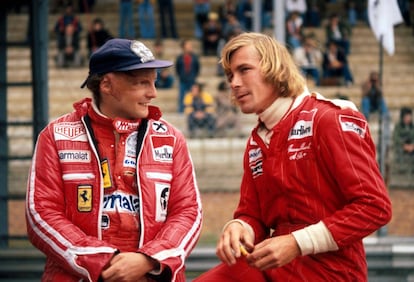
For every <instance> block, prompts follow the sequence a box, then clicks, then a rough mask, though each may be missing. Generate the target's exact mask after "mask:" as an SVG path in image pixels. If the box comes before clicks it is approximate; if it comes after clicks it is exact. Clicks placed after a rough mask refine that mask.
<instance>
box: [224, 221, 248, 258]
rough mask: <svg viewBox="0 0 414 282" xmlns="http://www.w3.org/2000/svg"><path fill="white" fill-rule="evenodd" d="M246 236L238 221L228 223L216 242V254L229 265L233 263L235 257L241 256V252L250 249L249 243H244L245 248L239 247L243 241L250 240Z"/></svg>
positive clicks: (246, 233)
mask: <svg viewBox="0 0 414 282" xmlns="http://www.w3.org/2000/svg"><path fill="white" fill-rule="evenodd" d="M248 237H249V235H248V232H247V231H246V230H245V228H244V227H243V226H242V225H241V224H240V223H237V222H236V223H232V224H230V225H229V226H228V227H227V228H226V230H224V232H223V233H222V235H221V237H220V240H219V242H218V244H217V249H216V254H217V256H218V257H219V258H220V259H221V260H222V261H223V262H225V263H227V264H229V265H233V264H235V263H236V260H237V258H240V257H241V256H242V252H244V251H246V252H245V253H247V252H248V250H249V249H252V246H251V243H246V245H245V246H247V245H248V247H247V249H246V248H244V249H243V250H241V249H240V246H241V245H243V244H244V243H243V242H244V241H250V238H248Z"/></svg>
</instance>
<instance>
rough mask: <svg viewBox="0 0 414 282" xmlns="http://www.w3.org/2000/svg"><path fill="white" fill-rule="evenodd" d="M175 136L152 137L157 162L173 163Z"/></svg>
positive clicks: (153, 151)
mask: <svg viewBox="0 0 414 282" xmlns="http://www.w3.org/2000/svg"><path fill="white" fill-rule="evenodd" d="M174 138H175V137H174V136H155V135H152V136H151V143H152V154H153V157H154V160H155V161H159V162H172V160H173V148H174V141H175V140H174Z"/></svg>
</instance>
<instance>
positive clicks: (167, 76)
mask: <svg viewBox="0 0 414 282" xmlns="http://www.w3.org/2000/svg"><path fill="white" fill-rule="evenodd" d="M153 47H154V56H155V57H156V58H160V59H162V60H171V58H167V57H166V56H165V55H164V43H163V41H162V40H161V39H157V40H155V42H154V46H153ZM174 81H175V78H174V75H173V73H172V72H171V69H170V68H164V69H157V80H156V81H155V86H156V87H157V88H159V89H170V88H172V87H173V85H174Z"/></svg>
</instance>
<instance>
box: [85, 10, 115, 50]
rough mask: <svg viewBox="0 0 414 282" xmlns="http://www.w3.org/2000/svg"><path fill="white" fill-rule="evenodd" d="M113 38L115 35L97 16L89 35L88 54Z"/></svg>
mask: <svg viewBox="0 0 414 282" xmlns="http://www.w3.org/2000/svg"><path fill="white" fill-rule="evenodd" d="M111 38H113V36H112V35H111V34H110V33H109V31H108V30H107V29H106V28H105V24H104V22H103V20H102V19H101V18H95V19H94V20H93V22H92V25H91V27H90V29H89V32H88V35H87V41H88V42H87V45H88V55H89V56H90V55H91V54H92V53H93V52H94V51H95V50H97V49H98V48H99V47H101V46H102V45H104V43H105V42H106V41H108V40H109V39H111Z"/></svg>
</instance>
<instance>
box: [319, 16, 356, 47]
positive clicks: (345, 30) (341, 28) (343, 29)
mask: <svg viewBox="0 0 414 282" xmlns="http://www.w3.org/2000/svg"><path fill="white" fill-rule="evenodd" d="M351 31H352V30H351V28H350V26H349V25H348V24H347V23H345V22H343V21H342V20H341V19H340V17H339V15H338V14H332V15H331V16H330V17H329V22H328V24H327V25H326V29H325V32H326V41H327V42H329V41H335V42H336V44H338V46H339V47H341V48H342V50H344V52H345V55H349V53H350V48H351V41H350V40H351V39H350V37H351Z"/></svg>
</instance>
